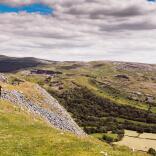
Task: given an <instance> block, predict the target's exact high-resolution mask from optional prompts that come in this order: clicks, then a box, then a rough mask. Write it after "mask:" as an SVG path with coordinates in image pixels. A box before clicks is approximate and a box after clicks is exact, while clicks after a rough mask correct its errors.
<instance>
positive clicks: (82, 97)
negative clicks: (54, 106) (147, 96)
mask: <svg viewBox="0 0 156 156" xmlns="http://www.w3.org/2000/svg"><path fill="white" fill-rule="evenodd" d="M49 92H50V93H51V94H52V95H53V96H54V95H55V97H56V98H57V99H58V100H59V102H60V103H61V104H62V105H63V106H64V107H65V108H66V109H67V110H68V111H69V112H71V113H72V114H73V117H74V118H75V119H76V120H77V123H78V124H79V125H80V126H82V127H84V130H85V131H86V132H87V133H97V132H100V133H101V132H102V133H105V132H106V131H113V130H122V129H130V130H136V131H145V132H153V133H156V114H154V113H151V112H148V111H145V110H141V109H137V108H134V107H131V106H128V105H119V104H116V103H113V102H111V101H109V100H108V99H104V98H101V97H99V96H97V95H95V94H94V93H93V92H91V91H90V90H88V89H87V88H82V87H77V88H74V89H71V90H67V91H66V92H63V93H58V92H53V91H49ZM118 118H122V119H123V121H122V122H121V121H118V120H117V119H118ZM133 121H138V122H133ZM139 122H141V123H143V124H139ZM147 123H148V124H147ZM149 125H150V126H149Z"/></svg>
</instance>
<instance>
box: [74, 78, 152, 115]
mask: <svg viewBox="0 0 156 156" xmlns="http://www.w3.org/2000/svg"><path fill="white" fill-rule="evenodd" d="M76 82H77V83H78V84H79V85H82V86H85V87H87V88H88V89H89V90H91V91H92V92H93V93H95V94H96V95H98V96H100V97H103V98H107V99H109V100H111V101H112V102H114V103H116V104H122V105H129V106H133V107H135V108H139V109H143V110H148V106H147V104H143V103H138V102H134V101H130V100H128V99H125V98H122V97H118V98H114V97H113V96H111V94H109V93H107V92H105V91H103V90H101V89H100V88H98V87H97V86H96V85H95V84H92V83H91V82H90V80H89V78H86V77H78V78H77V79H76ZM153 111H154V112H155V109H153Z"/></svg>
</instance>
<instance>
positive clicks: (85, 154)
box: [0, 100, 146, 156]
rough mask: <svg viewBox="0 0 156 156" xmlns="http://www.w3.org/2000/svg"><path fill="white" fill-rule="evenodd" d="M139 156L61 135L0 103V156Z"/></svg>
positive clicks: (98, 143) (0, 101)
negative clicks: (104, 155) (105, 154)
mask: <svg viewBox="0 0 156 156" xmlns="http://www.w3.org/2000/svg"><path fill="white" fill-rule="evenodd" d="M101 151H107V152H108V153H109V154H110V155H111V156H132V155H134V156H143V155H145V156H146V154H143V153H133V154H132V153H131V151H129V150H128V149H127V148H117V147H116V148H114V149H113V148H111V147H110V146H109V145H107V144H105V143H102V142H100V141H98V140H96V139H94V138H78V137H76V136H74V135H72V134H69V133H61V132H60V131H59V130H56V129H54V128H52V127H50V126H49V125H47V124H46V123H45V122H43V121H42V119H40V118H37V117H34V116H31V115H30V114H28V113H26V112H24V111H22V110H20V109H19V108H18V107H17V106H14V105H12V104H11V103H8V102H6V101H3V100H0V155H3V156H4V155H5V156H69V155H70V156H101V155H102V154H100V152H101Z"/></svg>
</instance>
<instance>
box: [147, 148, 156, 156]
mask: <svg viewBox="0 0 156 156" xmlns="http://www.w3.org/2000/svg"><path fill="white" fill-rule="evenodd" d="M148 154H151V155H152V156H156V150H155V149H153V148H150V149H149V150H148Z"/></svg>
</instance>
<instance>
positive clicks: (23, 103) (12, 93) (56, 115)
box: [1, 85, 86, 136]
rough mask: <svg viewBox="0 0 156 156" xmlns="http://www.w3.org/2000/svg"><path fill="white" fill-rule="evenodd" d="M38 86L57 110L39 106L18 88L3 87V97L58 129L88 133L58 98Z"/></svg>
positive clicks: (47, 101) (81, 134) (50, 104)
mask: <svg viewBox="0 0 156 156" xmlns="http://www.w3.org/2000/svg"><path fill="white" fill-rule="evenodd" d="M36 87H37V89H38V90H39V91H40V92H41V94H42V95H43V96H44V100H45V102H46V103H48V105H49V107H51V108H53V110H55V111H50V110H49V109H46V108H43V107H41V106H39V105H38V104H37V103H34V102H33V101H31V100H30V99H28V98H27V97H26V96H25V95H24V94H23V93H22V92H20V91H16V90H6V89H2V92H1V98H2V99H4V100H8V101H10V102H12V103H14V104H18V105H19V106H20V107H21V108H23V109H26V110H28V111H29V112H31V113H33V114H37V115H39V116H41V117H42V118H44V119H45V120H46V121H47V122H49V123H50V124H51V125H52V126H54V127H56V128H58V129H61V130H64V131H69V132H72V133H74V134H76V135H78V136H85V135H86V134H85V132H84V131H83V130H82V129H81V128H80V127H79V126H78V125H77V124H76V122H75V121H74V120H73V119H72V117H71V116H70V115H69V114H68V112H67V111H66V110H65V109H64V108H63V107H62V106H61V105H60V104H59V103H58V101H57V100H56V99H54V98H53V97H52V96H50V95H49V94H48V93H47V92H46V91H45V90H44V89H42V88H41V87H40V86H38V85H36Z"/></svg>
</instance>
